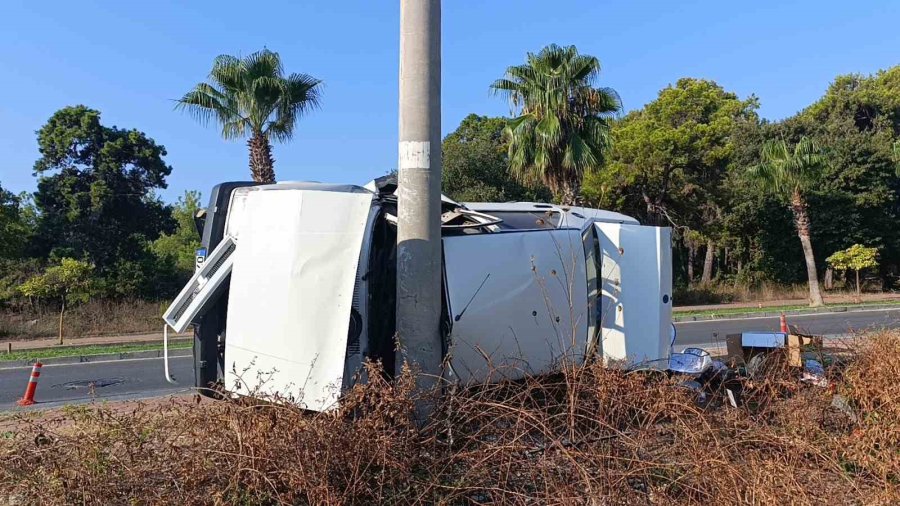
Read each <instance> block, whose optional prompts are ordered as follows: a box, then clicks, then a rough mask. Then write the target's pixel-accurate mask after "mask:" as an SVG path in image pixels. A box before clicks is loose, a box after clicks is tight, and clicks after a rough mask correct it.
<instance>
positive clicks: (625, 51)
mask: <svg viewBox="0 0 900 506" xmlns="http://www.w3.org/2000/svg"><path fill="white" fill-rule="evenodd" d="M739 4H742V5H739ZM398 5H399V2H397V1H395V0H367V1H364V0H343V1H337V0H315V1H313V0H307V1H258V2H246V1H244V2H233V1H225V0H221V1H200V0H193V1H190V2H185V1H174V0H173V1H168V0H154V1H145V2H131V1H112V0H110V1H105V2H101V1H91V0H79V1H77V2H73V1H69V0H67V1H40V2H38V1H27V0H4V1H3V5H2V7H0V47H2V48H3V49H2V51H0V69H2V72H3V79H2V84H0V89H2V90H3V93H2V95H0V96H2V97H3V99H2V101H0V183H2V184H3V186H4V187H5V188H8V189H11V190H13V191H16V192H18V191H23V190H29V191H30V190H33V189H34V188H35V178H34V177H33V176H32V175H31V167H32V165H33V163H34V160H35V159H36V158H37V157H38V152H37V145H36V142H35V135H34V131H35V130H37V129H38V128H40V126H41V125H42V124H43V123H44V122H45V121H46V120H47V118H48V117H49V116H50V115H51V114H52V113H53V112H54V111H55V110H57V109H59V108H60V107H63V106H66V105H74V104H85V105H87V106H89V107H92V108H95V109H98V110H100V111H101V112H102V115H103V116H102V118H103V122H104V124H107V125H117V126H119V127H125V128H137V129H140V130H142V131H144V132H146V133H147V134H148V135H150V136H151V137H153V138H154V139H155V140H156V141H157V142H159V143H161V144H163V145H165V146H166V148H167V150H168V153H169V154H168V156H167V158H166V159H167V161H168V162H169V163H170V164H171V165H172V166H173V167H174V171H173V173H172V175H171V177H170V178H169V188H168V189H167V190H163V191H162V192H161V194H162V196H163V198H164V199H165V200H167V201H172V200H174V198H175V197H177V196H178V195H180V194H181V193H182V192H183V191H184V190H185V189H199V190H201V191H203V192H204V194H205V193H206V192H207V191H208V189H209V188H210V187H211V186H213V185H214V184H216V183H217V182H220V181H224V180H235V179H245V178H247V177H248V176H249V171H248V168H247V153H246V146H245V145H244V143H243V142H240V141H231V142H226V141H223V140H221V139H220V138H219V134H218V132H217V130H216V129H215V128H213V127H203V126H202V125H199V124H198V123H196V122H195V121H194V120H193V119H191V118H190V117H188V116H186V115H183V114H181V113H178V112H175V111H173V108H172V106H173V103H172V99H175V98H177V97H179V96H181V95H182V94H183V93H184V92H185V91H187V90H188V89H189V88H190V87H191V86H192V85H193V84H195V83H196V82H198V81H202V80H203V79H205V77H206V74H207V72H208V70H209V67H210V65H211V63H212V61H213V58H214V57H215V56H216V55H218V54H222V53H228V54H235V55H246V54H249V53H251V52H253V51H256V50H258V49H260V48H262V47H263V46H266V47H268V48H269V49H272V50H275V51H278V52H279V53H281V56H282V59H283V61H284V63H285V66H286V69H287V70H288V71H296V72H306V73H309V74H312V75H313V76H316V77H318V78H320V79H322V80H323V81H324V82H325V88H324V100H323V107H322V109H321V110H319V111H315V112H313V113H312V114H310V115H309V116H308V117H305V118H304V119H303V120H302V121H301V123H300V125H299V128H297V130H296V137H295V139H294V141H293V142H291V143H290V144H285V145H276V146H275V158H276V167H275V169H276V173H277V174H278V177H279V179H280V180H300V179H303V180H318V181H338V182H349V183H364V182H366V181H368V180H369V179H371V178H373V177H376V176H379V175H382V174H384V173H385V172H386V171H388V170H390V169H391V168H393V167H394V166H395V164H396V142H397V62H398V55H397V50H398V23H399V7H398ZM443 9H444V12H443V16H444V17H443V31H444V34H443V37H444V38H443V44H444V47H443V64H444V65H443V132H444V133H448V132H450V131H452V130H453V129H454V128H455V127H456V125H457V124H458V123H459V121H460V120H461V119H462V118H463V117H464V116H466V115H467V114H469V113H471V112H475V113H479V114H490V115H504V114H508V112H509V108H508V106H507V104H506V103H505V102H504V101H503V100H502V99H500V98H498V97H492V96H491V95H490V94H489V93H488V85H489V84H490V83H491V82H492V81H493V80H494V79H496V78H497V77H500V76H501V75H502V74H503V71H504V69H505V68H506V67H507V66H508V65H513V64H518V63H521V62H522V61H523V59H524V56H525V53H526V52H527V51H537V50H539V49H540V48H541V47H543V46H544V45H546V44H548V43H551V42H556V43H558V44H575V45H576V46H577V47H578V48H579V50H580V51H581V52H584V53H590V54H593V55H595V56H597V57H599V58H600V60H601V62H602V64H603V72H602V74H601V84H602V85H605V86H612V87H613V88H615V89H616V90H618V92H619V93H620V95H621V96H622V99H623V101H624V105H625V108H626V110H631V109H636V108H640V107H641V106H642V105H643V104H645V103H647V102H649V101H651V100H653V98H655V96H656V94H657V92H658V91H659V90H660V89H661V88H663V87H665V86H666V85H668V84H670V83H673V82H675V81H676V80H677V79H678V78H679V77H684V76H691V77H702V78H708V79H714V80H716V81H718V82H719V83H720V84H722V85H723V86H724V87H725V88H726V89H728V90H731V91H734V92H736V93H737V94H738V95H740V96H741V97H745V96H747V95H749V94H751V93H755V94H756V95H757V96H758V97H759V98H760V101H761V105H762V107H761V109H760V113H761V114H762V116H764V117H766V118H769V119H780V118H783V117H786V116H790V115H792V114H793V113H795V112H797V111H798V110H800V109H802V108H803V107H805V106H806V105H807V104H809V103H810V102H812V101H814V100H815V99H816V98H818V97H819V96H820V95H821V94H822V93H823V92H824V90H825V88H826V87H827V86H828V83H829V82H830V81H831V80H832V79H833V78H834V76H835V75H837V74H842V73H849V72H861V73H871V72H875V71H876V70H878V69H880V68H886V67H889V66H891V65H895V64H898V63H900V30H898V24H897V23H898V21H900V2H898V1H896V0H893V1H887V0H862V1H856V2H847V1H832V0H819V1H784V0H782V1H765V0H758V1H755V2H729V1H725V0H719V1H689V0H684V1H681V2H672V1H664V2H655V1H654V2H650V1H626V0H622V1H615V2H610V1H600V0H555V1H552V2H548V1H546V0H544V1H539V0H485V1H476V0H444V7H443Z"/></svg>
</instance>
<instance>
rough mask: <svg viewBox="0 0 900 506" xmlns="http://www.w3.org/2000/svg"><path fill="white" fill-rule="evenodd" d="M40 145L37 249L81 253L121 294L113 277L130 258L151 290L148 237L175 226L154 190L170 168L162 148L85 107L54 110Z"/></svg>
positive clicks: (46, 253)
mask: <svg viewBox="0 0 900 506" xmlns="http://www.w3.org/2000/svg"><path fill="white" fill-rule="evenodd" d="M38 146H39V148H40V152H41V155H42V156H41V158H40V159H39V160H37V162H35V165H34V170H35V174H36V175H37V176H38V177H39V179H38V190H37V192H36V193H35V205H36V206H37V209H38V211H39V216H38V219H37V230H36V232H35V237H34V240H33V241H32V250H33V251H32V253H33V254H34V256H38V257H44V258H47V257H49V258H51V259H59V258H63V257H71V258H81V259H85V260H86V261H89V262H90V263H91V264H93V265H95V266H96V269H97V271H98V272H97V273H98V275H99V276H100V277H101V278H103V279H105V280H108V281H109V282H108V283H101V285H104V284H105V285H106V286H107V288H106V289H107V290H108V291H110V292H116V293H120V294H123V295H124V294H126V293H123V292H121V291H119V292H117V291H116V289H115V287H116V286H117V285H118V282H117V281H116V276H118V274H119V272H120V270H121V267H122V266H123V265H126V264H127V265H128V266H131V267H132V268H133V269H140V270H141V271H142V272H145V274H146V275H145V276H144V277H143V278H142V279H145V280H148V281H146V286H147V288H148V289H149V288H150V287H151V285H152V282H151V281H149V280H151V279H152V277H153V273H152V271H153V268H152V261H153V258H154V256H153V254H152V252H150V251H149V242H150V241H152V240H154V239H156V238H157V237H158V236H159V234H160V233H161V232H164V231H169V230H171V229H172V228H174V222H173V221H172V218H171V212H170V210H169V208H168V207H167V206H165V205H163V203H162V202H161V201H160V200H159V199H158V198H157V197H156V196H155V194H154V191H155V190H156V189H158V188H165V187H166V183H165V178H166V176H168V175H169V174H170V173H171V171H172V167H170V166H169V165H167V164H166V163H165V161H164V159H163V157H164V156H165V155H166V150H165V148H164V147H163V146H160V145H158V144H156V143H155V142H154V141H153V139H151V138H149V137H147V136H146V135H145V134H144V133H142V132H139V131H137V130H124V129H119V128H117V127H107V126H104V125H102V124H101V123H100V113H99V112H97V111H95V110H92V109H88V108H87V107H84V106H76V107H66V108H63V109H60V110H59V111H57V112H56V113H55V114H53V116H52V117H51V118H50V119H49V120H48V121H47V124H46V125H44V126H43V127H42V128H41V129H40V130H39V131H38Z"/></svg>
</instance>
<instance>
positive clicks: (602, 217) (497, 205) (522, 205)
mask: <svg viewBox="0 0 900 506" xmlns="http://www.w3.org/2000/svg"><path fill="white" fill-rule="evenodd" d="M463 205H464V206H466V207H467V208H469V209H471V210H473V211H479V212H482V213H488V214H490V213H491V212H504V211H505V212H528V211H531V212H546V211H555V212H558V213H562V214H563V215H564V216H565V217H566V219H565V220H562V223H560V226H570V227H571V226H578V225H580V224H581V223H582V222H584V221H587V220H593V221H600V222H605V223H629V224H634V225H639V223H638V221H637V220H636V219H634V218H632V217H631V216H626V215H624V214H621V213H617V212H615V211H606V210H603V209H593V208H590V207H578V206H573V207H561V206H558V205H556V204H545V203H542V202H463ZM563 224H565V225H563Z"/></svg>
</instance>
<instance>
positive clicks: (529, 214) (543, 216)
mask: <svg viewBox="0 0 900 506" xmlns="http://www.w3.org/2000/svg"><path fill="white" fill-rule="evenodd" d="M486 212H487V214H490V215H491V216H496V217H497V218H500V219H501V220H503V223H500V224H499V225H498V227H500V230H540V229H554V228H558V227H559V220H560V218H561V214H560V213H559V212H556V211H486Z"/></svg>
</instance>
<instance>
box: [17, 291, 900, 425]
mask: <svg viewBox="0 0 900 506" xmlns="http://www.w3.org/2000/svg"><path fill="white" fill-rule="evenodd" d="M788 323H790V324H791V325H796V326H797V327H799V328H800V329H801V330H803V331H806V332H808V333H811V334H820V335H842V334H849V333H852V332H855V331H859V330H866V329H869V328H873V327H875V328H881V327H889V328H900V308H892V309H873V310H865V311H853V312H835V313H817V314H810V315H797V316H790V317H789V318H788ZM778 324H779V322H778V318H777V317H774V318H772V317H751V318H735V319H727V320H725V319H723V320H709V321H699V322H681V323H677V324H676V328H677V329H678V337H677V340H676V347H677V348H679V349H680V348H684V347H685V346H701V347H706V348H715V347H721V346H724V342H725V335H726V334H732V333H739V332H742V331H748V330H763V331H766V330H771V331H777V330H778ZM170 364H171V367H172V374H173V375H174V376H175V378H176V379H177V380H178V381H179V385H171V384H169V383H166V380H165V379H164V378H163V363H162V359H159V358H145V359H129V360H114V361H109V362H87V363H80V364H66V365H45V366H44V368H43V371H42V372H41V378H40V382H39V383H38V388H37V395H36V396H35V398H36V400H37V401H39V404H37V405H35V406H33V407H30V408H19V409H34V408H39V407H54V406H60V405H62V404H66V403H73V402H86V401H89V400H91V399H92V398H95V399H100V400H103V399H105V400H120V399H138V398H147V397H158V396H163V395H170V394H177V393H186V392H189V391H190V387H191V383H192V381H193V373H192V370H191V368H192V359H191V357H187V356H182V357H173V358H172V359H171V361H170ZM30 371H31V368H30V367H21V368H15V369H0V411H5V410H9V409H13V408H15V401H16V400H17V399H19V398H20V397H21V396H22V393H23V392H24V390H25V386H26V383H27V381H28V376H29V374H30ZM92 385H93V387H92Z"/></svg>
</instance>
